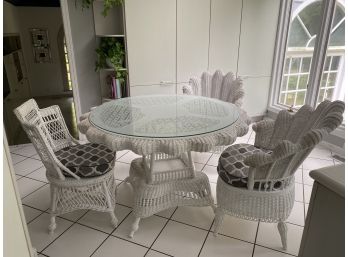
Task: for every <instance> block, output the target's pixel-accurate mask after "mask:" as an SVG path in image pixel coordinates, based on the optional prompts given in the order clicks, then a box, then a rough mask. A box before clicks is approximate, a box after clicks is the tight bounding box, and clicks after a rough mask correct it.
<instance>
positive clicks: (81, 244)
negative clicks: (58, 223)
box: [43, 224, 108, 257]
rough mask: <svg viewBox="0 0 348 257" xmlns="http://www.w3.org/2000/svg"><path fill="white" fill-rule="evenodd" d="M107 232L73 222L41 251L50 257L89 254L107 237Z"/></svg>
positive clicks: (79, 256)
mask: <svg viewBox="0 0 348 257" xmlns="http://www.w3.org/2000/svg"><path fill="white" fill-rule="evenodd" d="M107 236H108V235H107V234H104V233H102V232H99V231H96V230H94V229H91V228H87V227H84V226H81V225H79V224H74V225H73V226H72V227H71V228H69V230H67V231H66V232H65V233H64V234H63V235H62V236H60V237H59V238H58V239H57V240H56V241H54V242H53V243H52V244H51V245H50V246H49V247H47V248H46V249H45V250H44V251H43V253H44V254H47V255H49V256H51V257H61V256H74V257H85V256H90V255H91V254H92V253H93V252H94V251H95V249H96V248H97V247H98V246H99V245H100V244H101V243H102V242H103V241H104V240H105V239H106V238H107Z"/></svg>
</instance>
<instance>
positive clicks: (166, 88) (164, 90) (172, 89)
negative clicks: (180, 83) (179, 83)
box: [130, 83, 176, 96]
mask: <svg viewBox="0 0 348 257" xmlns="http://www.w3.org/2000/svg"><path fill="white" fill-rule="evenodd" d="M175 94H176V84H175V83H168V84H167V83H161V84H159V85H139V86H131V87H130V95H131V96H138V95H175Z"/></svg>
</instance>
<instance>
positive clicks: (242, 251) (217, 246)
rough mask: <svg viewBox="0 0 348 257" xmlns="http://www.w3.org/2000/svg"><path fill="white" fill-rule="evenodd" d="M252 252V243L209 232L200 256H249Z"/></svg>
mask: <svg viewBox="0 0 348 257" xmlns="http://www.w3.org/2000/svg"><path fill="white" fill-rule="evenodd" d="M252 252H253V245H252V244H249V243H246V242H243V241H240V240H237V239H233V238H230V237H226V236H223V235H219V236H217V237H214V236H213V233H211V232H210V233H209V235H208V238H207V241H206V242H205V244H204V246H203V249H202V252H201V254H200V255H199V256H200V257H211V256H214V257H228V256H236V257H237V256H238V257H251V256H252Z"/></svg>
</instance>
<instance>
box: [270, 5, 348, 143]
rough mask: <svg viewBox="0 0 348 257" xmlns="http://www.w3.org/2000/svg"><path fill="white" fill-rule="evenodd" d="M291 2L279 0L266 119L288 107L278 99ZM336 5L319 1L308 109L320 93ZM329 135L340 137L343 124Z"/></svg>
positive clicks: (307, 98)
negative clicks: (318, 19)
mask: <svg viewBox="0 0 348 257" xmlns="http://www.w3.org/2000/svg"><path fill="white" fill-rule="evenodd" d="M315 1H319V0H312V1H311V2H310V3H309V4H311V3H312V2H315ZM292 3H293V0H281V3H280V9H279V17H278V27H277V34H276V42H275V49H274V55H273V65H272V73H271V83H270V91H269V97H268V108H267V112H268V114H269V116H270V117H275V115H276V114H277V113H278V112H279V111H281V110H284V109H289V107H288V106H286V105H282V104H280V103H278V100H279V96H280V91H281V84H282V78H283V70H284V66H285V58H286V51H287V41H288V34H289V30H290V24H291V17H292V13H291V9H292ZM338 4H339V3H338V0H337V1H336V0H322V10H321V16H322V17H323V19H322V20H321V25H320V30H319V33H318V34H317V37H316V42H315V46H314V52H313V57H312V62H311V67H310V71H309V78H308V87H307V93H306V99H305V104H307V105H310V106H312V107H315V106H316V101H317V99H318V95H319V92H320V84H321V77H322V73H323V70H324V65H325V60H326V56H327V47H328V44H329V39H330V33H331V28H332V22H333V19H334V13H335V8H336V6H337V5H338ZM294 14H296V13H294ZM294 111H295V112H296V111H297V109H296V108H295V109H294ZM333 134H336V135H337V136H339V137H342V138H344V124H342V125H341V126H340V127H339V128H337V129H336V130H335V131H334V132H333Z"/></svg>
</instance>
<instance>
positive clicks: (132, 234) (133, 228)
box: [129, 217, 140, 238]
mask: <svg viewBox="0 0 348 257" xmlns="http://www.w3.org/2000/svg"><path fill="white" fill-rule="evenodd" d="M139 222H140V218H137V217H136V218H135V220H134V222H133V224H132V230H131V232H130V233H129V237H130V238H133V236H134V233H135V232H136V231H137V230H138V228H139Z"/></svg>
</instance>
